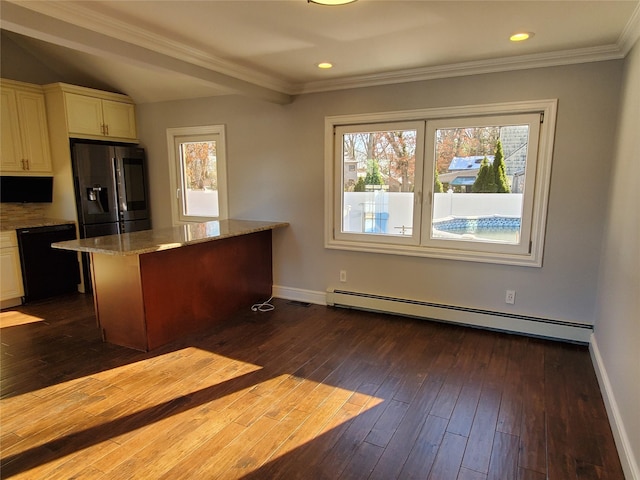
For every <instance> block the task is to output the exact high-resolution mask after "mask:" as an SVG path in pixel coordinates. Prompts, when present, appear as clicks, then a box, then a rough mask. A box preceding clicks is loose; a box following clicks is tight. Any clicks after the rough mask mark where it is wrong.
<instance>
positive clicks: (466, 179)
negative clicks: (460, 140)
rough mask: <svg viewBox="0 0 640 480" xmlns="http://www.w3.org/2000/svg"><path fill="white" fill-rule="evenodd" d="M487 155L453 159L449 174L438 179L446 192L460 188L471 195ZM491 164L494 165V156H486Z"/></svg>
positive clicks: (444, 174) (442, 174) (448, 170)
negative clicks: (448, 189)
mask: <svg viewBox="0 0 640 480" xmlns="http://www.w3.org/2000/svg"><path fill="white" fill-rule="evenodd" d="M483 158H485V155H472V156H470V157H453V159H452V160H451V163H450V164H449V168H448V169H447V173H441V174H440V175H439V176H438V178H439V179H440V182H442V184H443V185H445V190H446V189H447V188H448V187H447V185H448V186H450V187H460V188H461V189H463V191H464V192H466V193H470V192H471V187H472V186H473V183H474V182H475V181H476V177H477V176H478V172H479V171H480V165H481V164H482V159H483ZM486 158H487V160H488V161H489V163H493V158H494V157H493V155H487V156H486Z"/></svg>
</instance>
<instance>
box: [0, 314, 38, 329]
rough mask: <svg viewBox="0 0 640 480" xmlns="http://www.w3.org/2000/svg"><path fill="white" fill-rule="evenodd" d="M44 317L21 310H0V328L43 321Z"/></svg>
mask: <svg viewBox="0 0 640 480" xmlns="http://www.w3.org/2000/svg"><path fill="white" fill-rule="evenodd" d="M43 321H44V318H41V317H35V316H33V315H27V314H24V313H22V312H15V311H8V312H0V329H2V328H9V327H19V326H20V325H28V324H30V323H37V322H43Z"/></svg>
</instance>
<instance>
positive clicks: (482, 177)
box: [471, 157, 498, 193]
mask: <svg viewBox="0 0 640 480" xmlns="http://www.w3.org/2000/svg"><path fill="white" fill-rule="evenodd" d="M471 191H472V192H473V193H496V192H497V191H498V186H497V185H496V182H495V176H494V173H493V167H492V166H491V164H490V163H489V160H488V159H487V157H484V158H483V159H482V163H481V164H480V171H479V172H478V176H477V177H476V181H475V182H473V186H472V187H471Z"/></svg>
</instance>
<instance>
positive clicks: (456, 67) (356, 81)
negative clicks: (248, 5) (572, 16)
mask: <svg viewBox="0 0 640 480" xmlns="http://www.w3.org/2000/svg"><path fill="white" fill-rule="evenodd" d="M624 56H625V55H624V53H623V52H622V50H621V49H620V48H619V47H618V46H617V45H608V46H603V47H591V48H583V49H574V50H564V51H560V52H551V53H544V54H533V55H521V56H517V57H504V58H496V59H490V60H481V61H472V62H461V63H453V64H449V65H438V66H434V67H425V68H416V69H409V70H397V71H392V72H387V73H380V74H372V75H360V76H354V77H348V78H342V79H336V80H326V81H320V82H309V83H306V84H304V85H302V88H301V89H300V90H297V91H294V92H292V95H301V94H305V93H318V92H327V91H331V90H344V89H349V88H362V87H375V86H380V85H390V84H397V83H407V82H420V81H425V80H435V79H440V78H453V77H463V76H468V75H482V74H485V73H497V72H508V71H514V70H528V69H532V68H544V67H555V66H561V65H572V64H577V63H590V62H602V61H606V60H619V59H621V58H624Z"/></svg>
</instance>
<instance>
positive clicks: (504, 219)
mask: <svg viewBox="0 0 640 480" xmlns="http://www.w3.org/2000/svg"><path fill="white" fill-rule="evenodd" d="M433 238H438V239H445V240H446V239H449V240H471V241H485V242H500V243H513V244H518V243H520V217H510V216H505V215H490V216H484V217H445V218H441V219H438V220H434V221H433Z"/></svg>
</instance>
